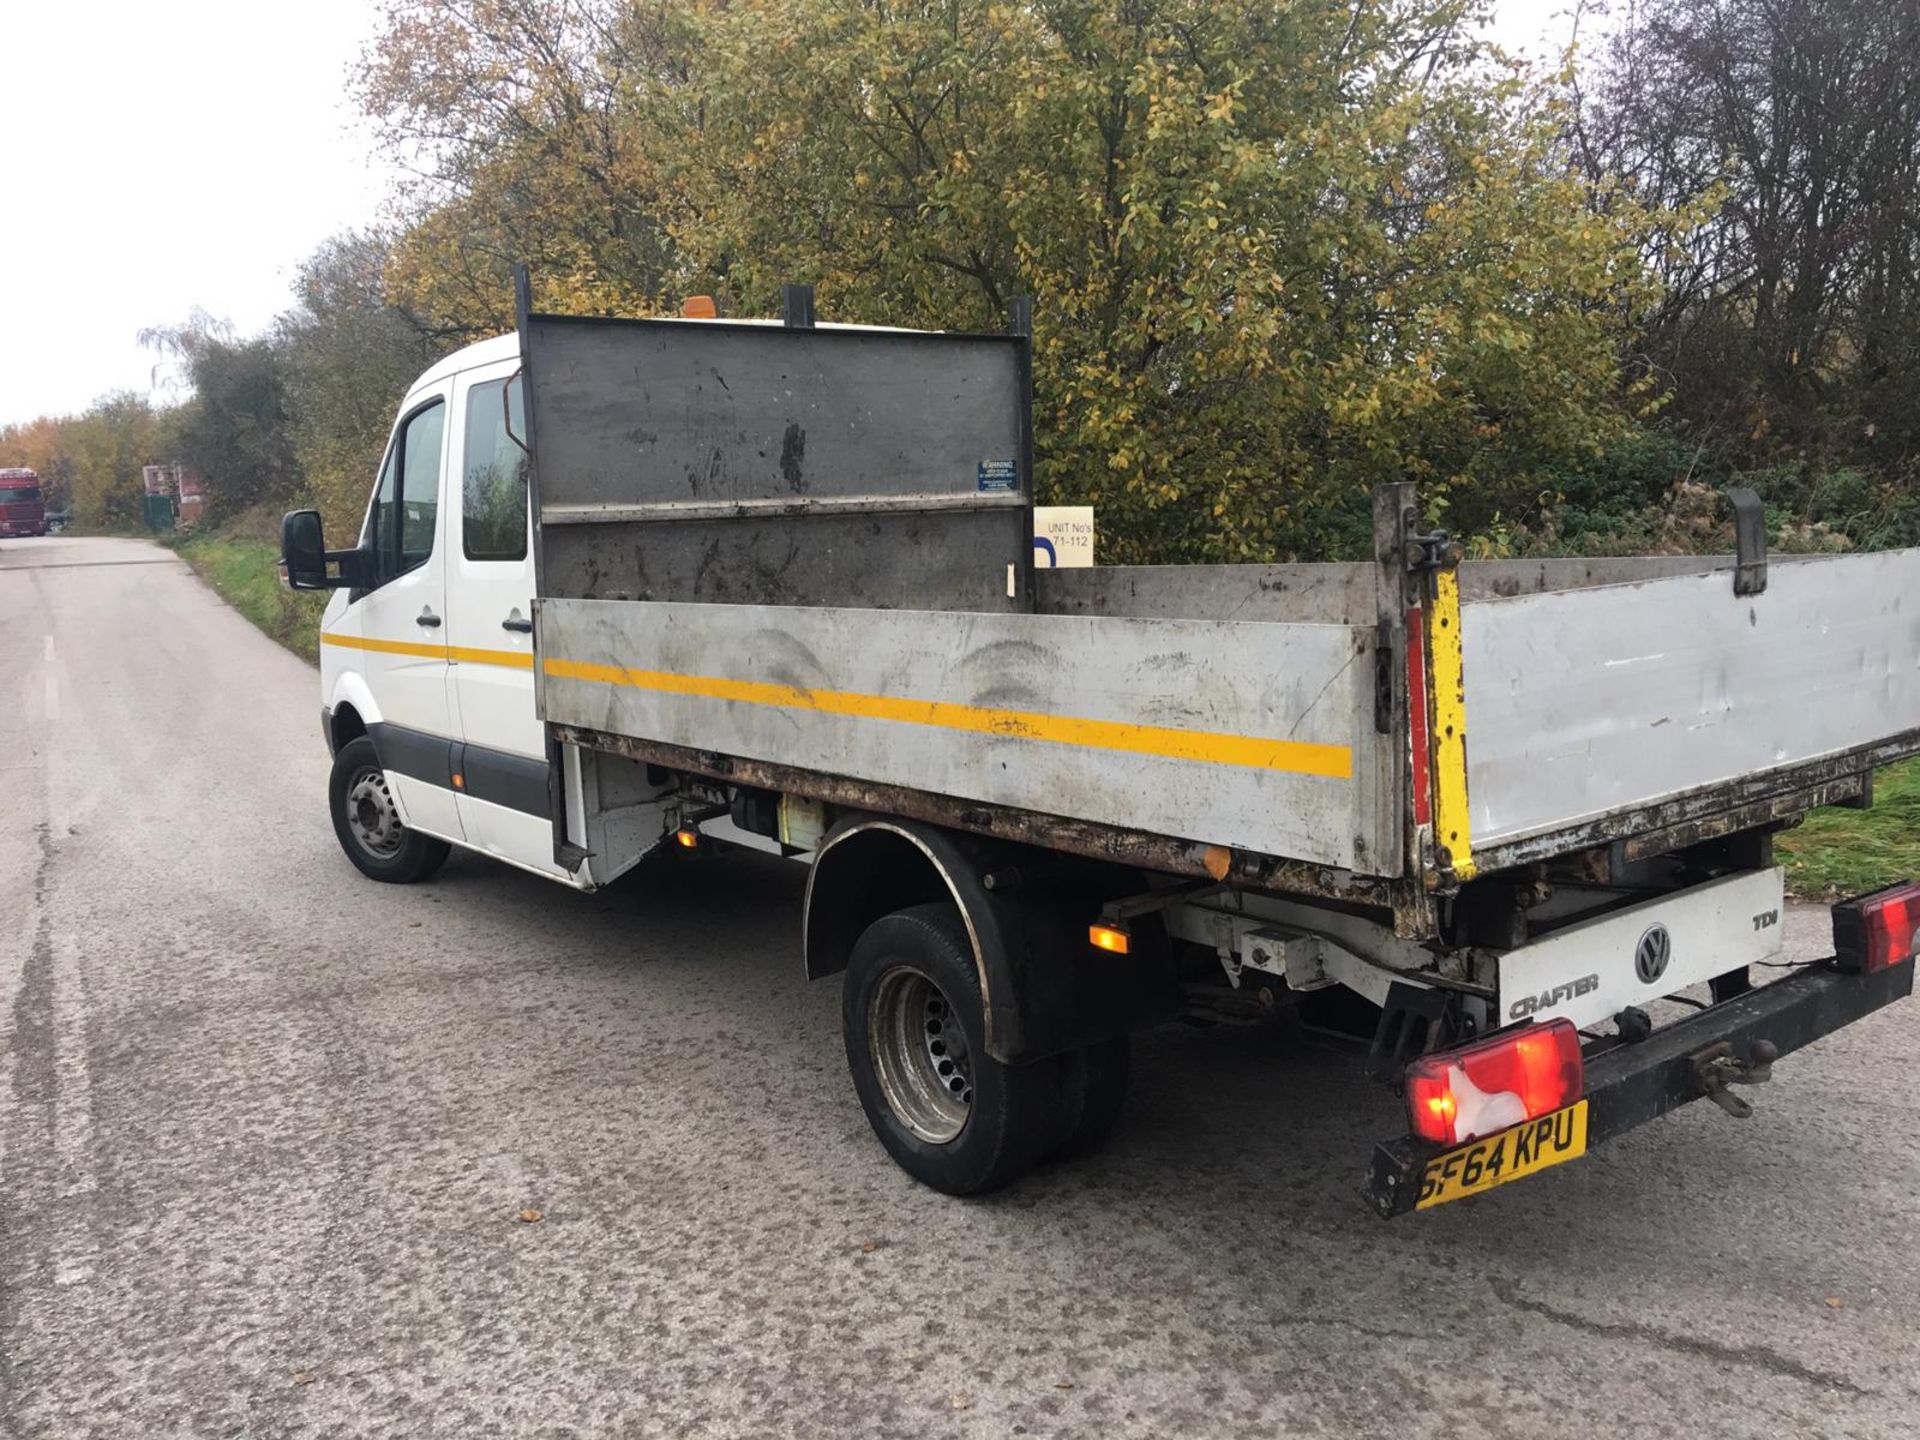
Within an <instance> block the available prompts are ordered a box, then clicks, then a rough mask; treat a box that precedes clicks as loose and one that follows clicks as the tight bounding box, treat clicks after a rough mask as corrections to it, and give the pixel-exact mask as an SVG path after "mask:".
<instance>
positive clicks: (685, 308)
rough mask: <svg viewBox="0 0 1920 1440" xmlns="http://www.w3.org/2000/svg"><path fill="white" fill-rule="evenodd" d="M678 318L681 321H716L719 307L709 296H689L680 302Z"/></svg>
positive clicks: (718, 315)
mask: <svg viewBox="0 0 1920 1440" xmlns="http://www.w3.org/2000/svg"><path fill="white" fill-rule="evenodd" d="M680 317H681V318H682V319H683V320H718V319H719V318H720V307H719V306H718V305H715V304H714V303H713V297H712V296H711V295H689V296H688V297H687V298H686V299H685V300H683V301H681V302H680Z"/></svg>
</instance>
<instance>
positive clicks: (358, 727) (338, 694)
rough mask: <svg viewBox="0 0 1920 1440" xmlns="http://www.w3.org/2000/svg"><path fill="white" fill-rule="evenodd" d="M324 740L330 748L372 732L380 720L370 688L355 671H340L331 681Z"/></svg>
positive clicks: (378, 708)
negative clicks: (331, 690) (325, 738)
mask: <svg viewBox="0 0 1920 1440" xmlns="http://www.w3.org/2000/svg"><path fill="white" fill-rule="evenodd" d="M327 717H328V718H327V740H328V742H329V745H330V746H331V748H332V750H333V752H334V753H335V754H338V753H339V752H340V747H341V746H342V745H345V744H346V743H347V742H348V741H349V740H355V739H358V738H359V737H360V736H362V735H371V734H373V733H374V727H375V726H376V725H378V724H379V723H380V719H381V717H380V707H379V705H377V704H376V703H375V702H374V698H373V689H372V687H370V686H369V685H368V684H367V682H366V677H365V676H363V675H361V674H359V673H358V672H357V671H352V670H349V671H346V672H344V673H342V674H341V675H340V676H339V677H338V678H337V679H336V680H335V681H334V685H333V693H332V694H331V695H330V696H329V697H328V703H327Z"/></svg>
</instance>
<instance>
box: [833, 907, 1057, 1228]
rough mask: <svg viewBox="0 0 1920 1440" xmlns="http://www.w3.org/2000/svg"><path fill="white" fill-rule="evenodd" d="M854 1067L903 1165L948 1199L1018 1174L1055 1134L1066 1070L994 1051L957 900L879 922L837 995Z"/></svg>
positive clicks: (886, 1141)
mask: <svg viewBox="0 0 1920 1440" xmlns="http://www.w3.org/2000/svg"><path fill="white" fill-rule="evenodd" d="M840 1016H841V1028H842V1031H843V1033H844V1035H845V1038H846V1045H847V1067H848V1069H849V1070H851V1071H852V1073H853V1086H854V1089H855V1090H856V1091H857V1092H858V1093H859V1096H860V1104H861V1106H862V1107H863V1108H864V1109H865V1110H866V1112H867V1121H868V1123H869V1124H871V1125H872V1126H873V1133H874V1134H875V1135H877V1136H878V1137H879V1138H880V1143H881V1144H882V1145H884V1146H886V1148H887V1153H888V1154H890V1155H892V1156H893V1158H894V1160H895V1161H896V1162H898V1164H899V1166H900V1168H901V1169H903V1170H905V1171H906V1172H907V1173H908V1174H909V1175H911V1176H913V1178H914V1179H916V1180H918V1181H920V1182H921V1183H922V1184H924V1185H930V1186H932V1187H933V1188H934V1189H935V1190H940V1191H944V1192H945V1193H946V1194H949V1195H978V1194H981V1193H983V1192H985V1191H988V1190H995V1189H998V1188H999V1187H1001V1186H1003V1185H1006V1184H1009V1183H1011V1182H1012V1181H1014V1180H1016V1179H1018V1178H1019V1177H1020V1176H1021V1175H1023V1174H1025V1173H1026V1172H1027V1171H1028V1170H1029V1169H1031V1168H1032V1167H1033V1166H1034V1165H1035V1164H1036V1163H1038V1161H1039V1160H1040V1158H1041V1157H1042V1155H1043V1154H1044V1153H1045V1152H1046V1150H1047V1149H1048V1148H1049V1146H1050V1144H1051V1143H1052V1142H1054V1141H1055V1140H1056V1139H1057V1137H1058V1136H1059V1134H1060V1115H1061V1103H1062V1098H1063V1096H1062V1089H1061V1083H1060V1081H1061V1067H1060V1064H1059V1062H1058V1061H1057V1060H1053V1059H1047V1060H1041V1061H1037V1062H1035V1063H1033V1064H1030V1065H1003V1064H1001V1063H1000V1062H999V1061H998V1060H995V1059H994V1058H993V1057H992V1056H991V1055H989V1054H987V1049H986V1043H985V1042H986V1025H985V1018H984V1015H983V1010H982V1005H981V999H980V981H979V976H978V972H977V971H976V970H975V968H974V960H973V951H972V947H971V946H970V945H969V944H968V943H967V938H966V932H965V931H964V930H963V929H962V928H961V924H960V917H959V916H958V915H957V914H955V913H954V910H953V907H952V906H951V905H944V904H941V905H919V906H915V907H914V908H913V909H910V910H900V911H897V912H895V913H894V914H892V915H887V916H884V917H883V918H881V919H879V920H876V921H874V923H873V924H872V925H870V926H868V927H867V929H866V931H865V933H863V934H862V935H861V936H860V939H859V940H858V941H857V942H856V943H855V945H854V947H853V953H852V955H851V956H850V957H849V958H848V961H847V973H846V980H845V984H844V987H843V988H842V990H841V995H840Z"/></svg>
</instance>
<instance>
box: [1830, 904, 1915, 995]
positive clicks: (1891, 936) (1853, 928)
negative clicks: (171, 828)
mask: <svg viewBox="0 0 1920 1440" xmlns="http://www.w3.org/2000/svg"><path fill="white" fill-rule="evenodd" d="M1917 931H1920V880H1909V881H1907V882H1906V883H1905V884H1903V885H1892V886H1889V887H1888V888H1887V889H1885V890H1876V891H1874V892H1873V894H1871V895H1862V896H1860V897H1859V898H1858V899H1857V900H1847V901H1843V902H1842V903H1841V904H1838V905H1836V906H1834V907H1833V955H1834V964H1836V965H1837V966H1838V967H1839V968H1840V969H1842V970H1845V971H1848V972H1849V973H1851V974H1855V975H1858V974H1863V973H1865V972H1867V971H1871V970H1885V969H1887V968H1889V967H1890V966H1894V965H1904V964H1906V963H1907V962H1908V961H1909V960H1911V959H1913V957H1914V953H1915V952H1914V947H1915V941H1916V939H1920V934H1916V932H1917Z"/></svg>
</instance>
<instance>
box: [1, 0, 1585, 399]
mask: <svg viewBox="0 0 1920 1440" xmlns="http://www.w3.org/2000/svg"><path fill="white" fill-rule="evenodd" d="M1570 3H1571V0H1497V6H1498V12H1499V22H1498V28H1497V34H1498V35H1499V37H1500V38H1501V39H1502V41H1503V42H1504V43H1507V44H1508V45H1510V46H1515V47H1527V48H1533V47H1535V46H1536V45H1537V44H1538V43H1539V41H1540V37H1542V36H1543V35H1549V36H1551V37H1552V45H1553V46H1554V47H1557V46H1558V45H1560V44H1563V43H1564V40H1565V36H1566V33H1567V29H1568V21H1567V20H1566V18H1565V17H1566V15H1567V12H1568V7H1569V5H1570ZM377 20H378V12H377V6H376V4H375V0H301V3H299V4H282V3H273V0H171V3H165V4H156V3H153V0H140V3H129V0H0V66H4V75H5V79H4V82H3V87H0V93H4V96H5V99H4V103H3V104H0V124H4V126H5V132H4V134H5V139H4V142H0V156H3V157H4V162H5V163H4V168H3V169H0V181H4V185H5V193H6V196H7V200H6V206H5V210H4V211H3V212H0V287H4V288H3V289H0V424H3V423H5V422H7V421H12V420H27V419H31V418H33V417H34V416H36V415H40V414H47V413H54V414H59V413H66V412H72V411H78V410H82V409H84V408H86V406H87V405H89V404H90V403H91V402H92V401H93V400H94V399H96V398H97V397H99V396H101V395H104V394H107V393H109V392H111V391H115V390H135V391H140V392H143V393H145V392H147V391H148V390H149V389H150V388H151V387H152V382H153V379H154V367H155V366H156V365H158V364H159V363H160V357H158V356H156V355H154V354H153V353H152V352H151V351H148V350H145V349H143V348H142V347H141V346H140V344H139V341H138V339H137V335H138V332H139V331H140V330H141V329H142V328H143V327H145V326H150V325H166V324H172V323H177V322H179V321H181V320H183V319H185V318H186V316H187V315H188V313H189V312H190V311H192V310H193V309H194V308H195V307H196V306H197V307H199V308H201V309H204V310H206V311H208V312H209V313H211V314H213V315H215V316H217V317H220V318H222V319H225V320H229V321H231V322H232V323H233V325H234V326H235V327H236V329H237V330H239V331H240V332H241V333H243V334H246V333H251V332H254V331H257V330H259V329H260V328H262V327H263V326H265V325H266V324H267V323H268V322H269V321H270V320H272V319H273V317H274V316H275V315H277V314H279V313H280V312H281V311H283V310H285V309H286V308H287V307H288V305H289V303H290V298H291V297H290V294H289V290H288V286H289V283H290V281H291V279H292V275H293V269H294V266H295V265H297V264H298V263H299V261H300V260H301V259H302V258H304V257H305V256H306V255H307V254H308V253H309V252H311V251H312V250H313V248H314V247H315V246H316V245H317V244H318V243H319V242H320V241H322V240H324V239H325V238H326V237H327V236H329V235H332V234H334V233H336V232H337V231H340V230H343V229H346V228H349V227H352V226H356V225H364V224H366V223H368V222H369V221H371V220H374V219H376V218H377V217H378V215H379V213H380V206H381V204H382V201H383V200H384V199H385V196H386V193H387V190H388V187H389V183H390V181H391V179H392V176H391V174H390V173H389V172H388V171H386V170H385V169H384V168H383V167H382V166H381V164H380V163H379V162H378V161H376V160H375V159H374V157H373V153H372V142H371V138H370V137H369V135H368V134H367V132H366V131H365V129H364V127H363V126H362V125H360V123H359V122H358V118H357V116H356V114H355V112H354V110H353V106H352V104H351V102H350V100H349V99H348V97H347V95H346V93H345V92H346V75H347V71H348V67H349V65H350V64H351V63H352V62H353V61H354V59H355V57H357V56H358V54H359V53H360V50H361V48H362V47H363V46H364V45H365V44H366V42H367V41H368V40H369V39H370V38H371V37H372V34H373V32H374V29H375V26H376V23H377Z"/></svg>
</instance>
